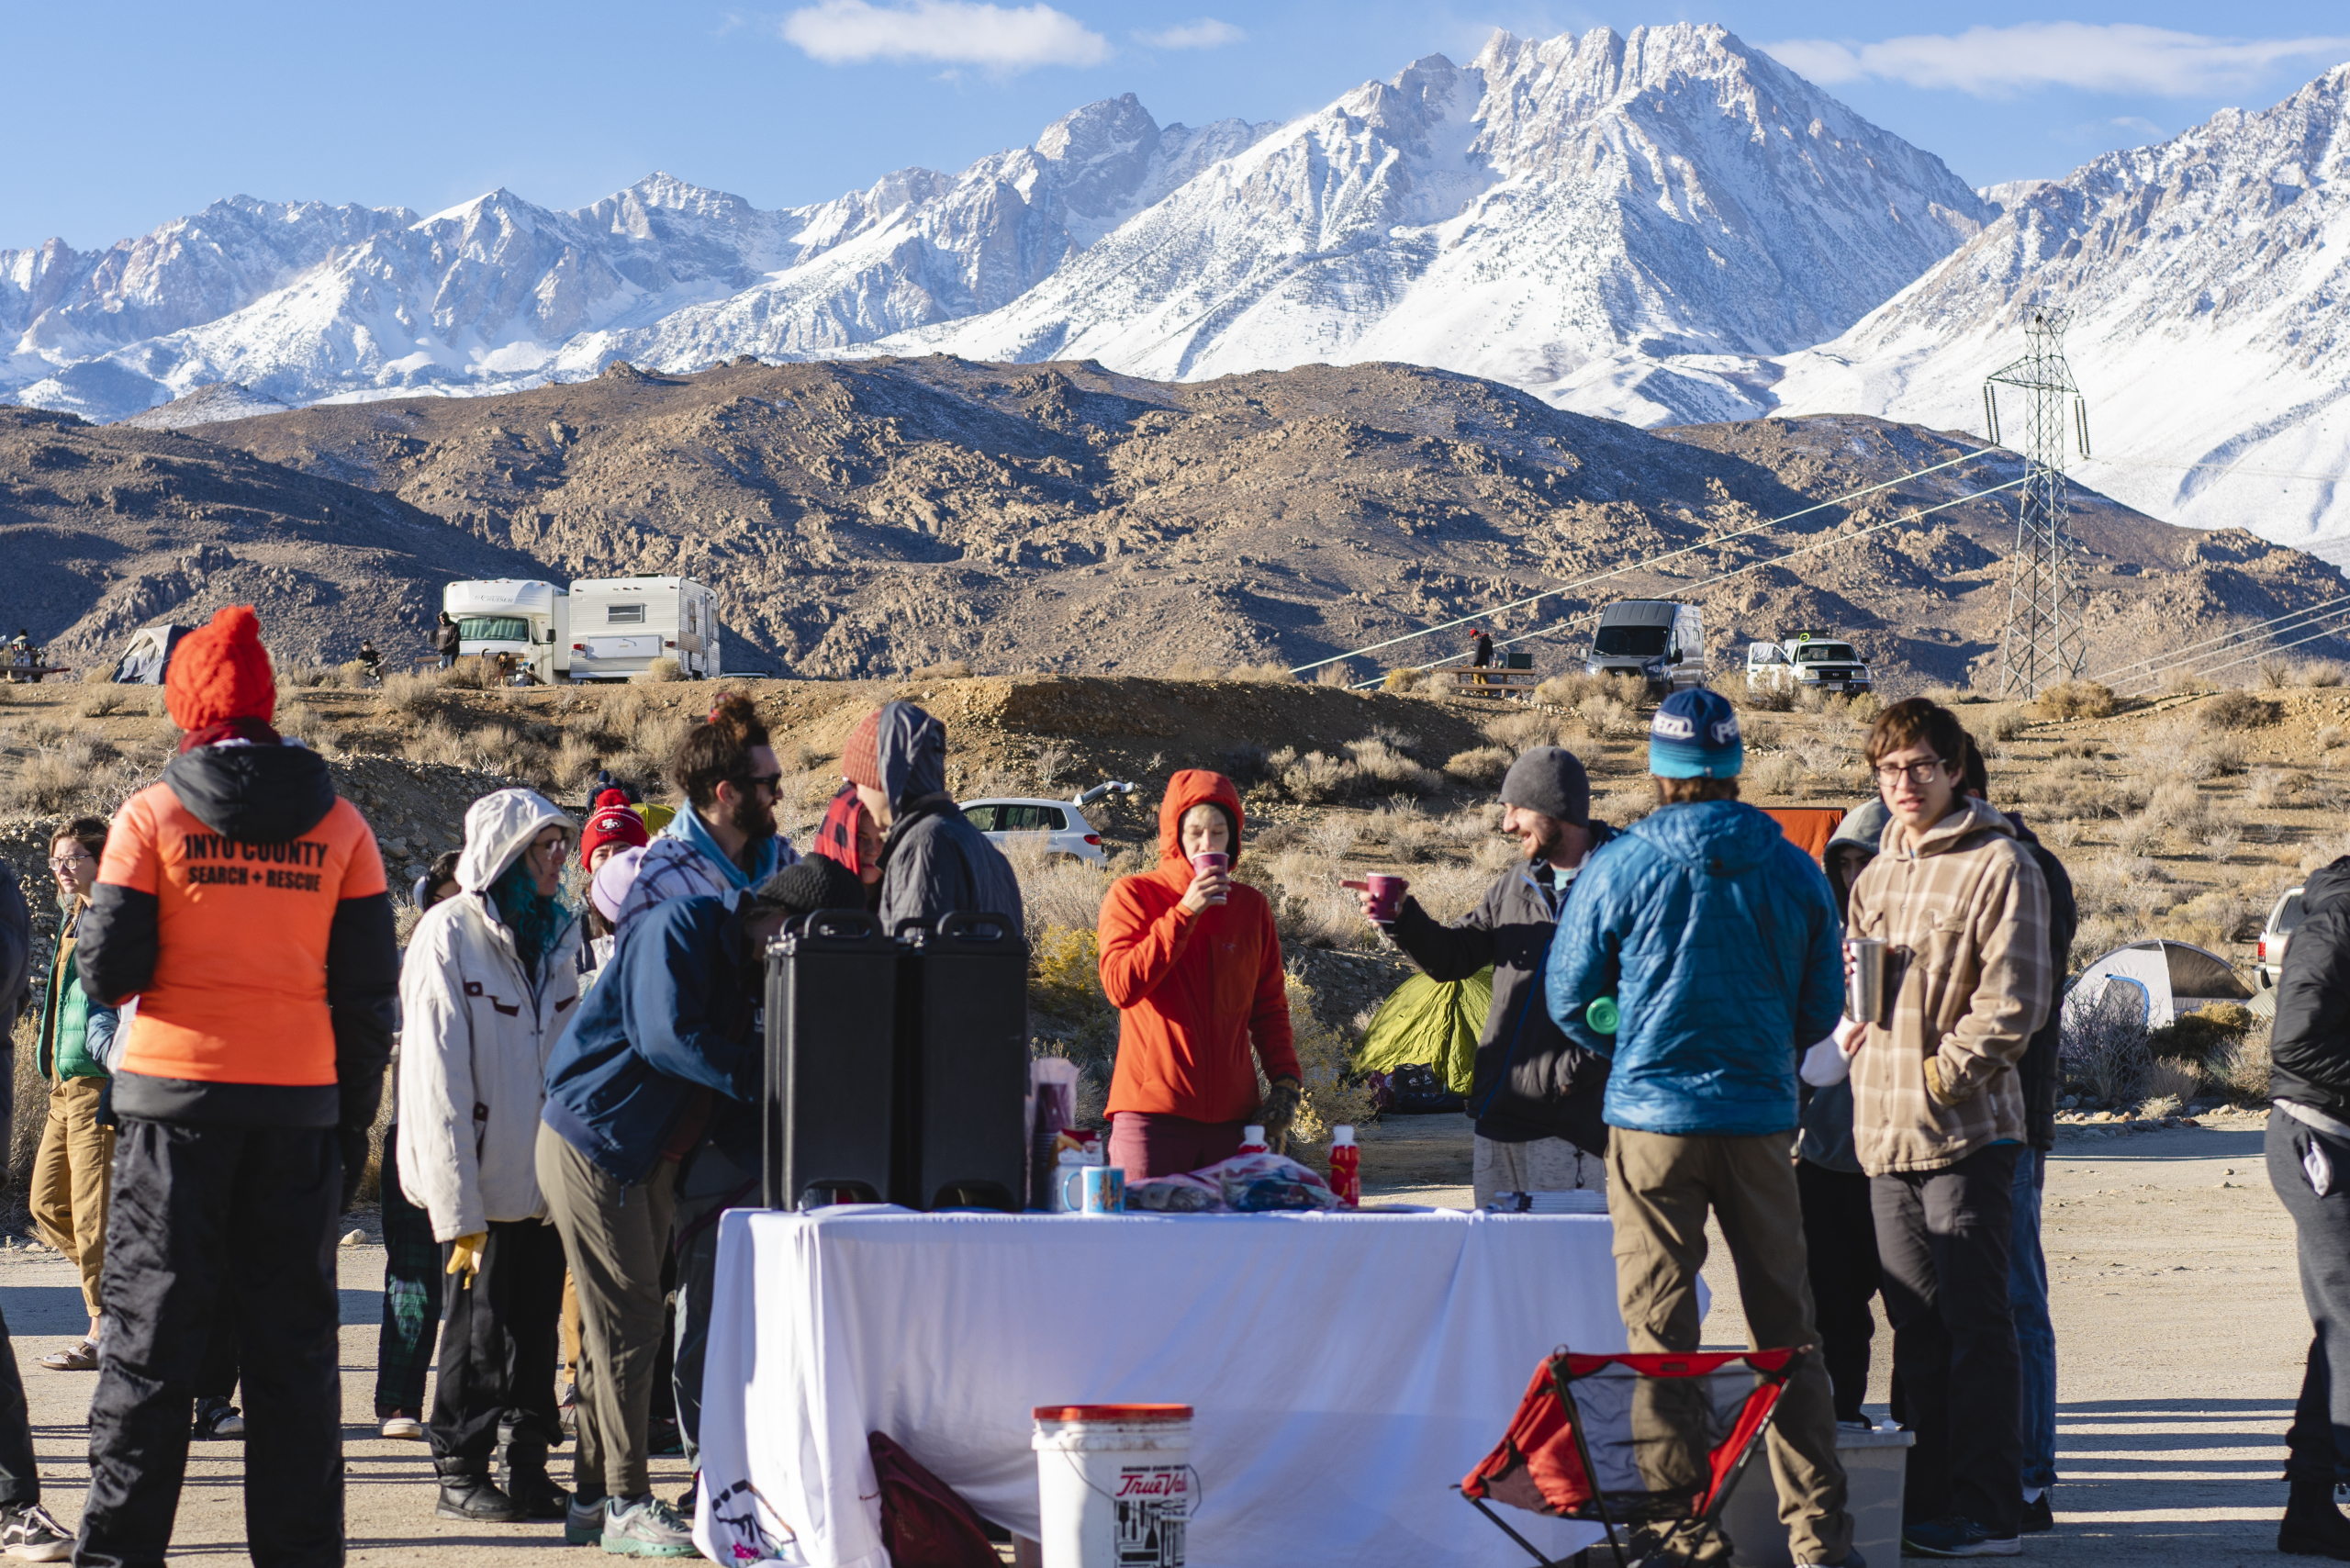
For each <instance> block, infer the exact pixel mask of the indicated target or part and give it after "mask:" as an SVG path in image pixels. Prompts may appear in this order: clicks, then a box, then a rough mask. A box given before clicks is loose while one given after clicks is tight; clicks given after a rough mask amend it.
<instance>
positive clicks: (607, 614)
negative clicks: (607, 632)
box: [604, 603, 644, 626]
mask: <svg viewBox="0 0 2350 1568" xmlns="http://www.w3.org/2000/svg"><path fill="white" fill-rule="evenodd" d="M604 624H605V625H607V626H642V625H643V624H644V606H643V604H641V603H640V604H608V605H606V606H604Z"/></svg>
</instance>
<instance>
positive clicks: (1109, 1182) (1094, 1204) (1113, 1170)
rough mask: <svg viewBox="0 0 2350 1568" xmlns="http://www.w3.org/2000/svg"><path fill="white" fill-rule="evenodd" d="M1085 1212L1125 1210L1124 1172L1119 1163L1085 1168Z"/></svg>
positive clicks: (1110, 1212) (1093, 1213)
mask: <svg viewBox="0 0 2350 1568" xmlns="http://www.w3.org/2000/svg"><path fill="white" fill-rule="evenodd" d="M1085 1212H1086V1213H1087V1214H1090V1215H1115V1214H1124V1213H1125V1212H1126V1172H1125V1167H1124V1166H1119V1165H1089V1166H1087V1167H1086V1168H1085Z"/></svg>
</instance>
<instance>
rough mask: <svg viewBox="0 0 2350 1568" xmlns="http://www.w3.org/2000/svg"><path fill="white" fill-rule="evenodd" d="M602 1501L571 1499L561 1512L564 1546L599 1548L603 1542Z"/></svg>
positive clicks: (598, 1499)
mask: <svg viewBox="0 0 2350 1568" xmlns="http://www.w3.org/2000/svg"><path fill="white" fill-rule="evenodd" d="M604 1511H605V1510H604V1500H603V1499H602V1498H601V1497H588V1498H584V1499H583V1498H580V1497H576V1496H575V1497H573V1498H572V1499H571V1501H570V1502H569V1503H568V1504H566V1505H565V1506H564V1510H563V1543H564V1545H565V1546H600V1545H602V1544H603V1540H604Z"/></svg>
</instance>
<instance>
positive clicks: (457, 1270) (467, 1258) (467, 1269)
mask: <svg viewBox="0 0 2350 1568" xmlns="http://www.w3.org/2000/svg"><path fill="white" fill-rule="evenodd" d="M488 1245H489V1232H487V1231H486V1230H476V1231H475V1232H474V1233H473V1234H472V1235H471V1236H460V1237H459V1238H457V1239H456V1240H454V1241H453V1242H451V1243H449V1266H448V1267H447V1268H446V1269H444V1270H442V1273H446V1274H463V1275H464V1276H465V1289H467V1290H471V1289H473V1288H474V1276H475V1275H476V1274H478V1273H480V1272H481V1252H482V1249H483V1248H485V1247H487V1246H488Z"/></svg>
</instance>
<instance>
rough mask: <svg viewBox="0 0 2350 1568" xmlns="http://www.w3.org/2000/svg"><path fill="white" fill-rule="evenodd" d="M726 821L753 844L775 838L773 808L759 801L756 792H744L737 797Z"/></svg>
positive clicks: (765, 802)
mask: <svg viewBox="0 0 2350 1568" xmlns="http://www.w3.org/2000/svg"><path fill="white" fill-rule="evenodd" d="M726 820H727V822H728V823H730V824H732V826H733V829H734V831H735V832H737V833H739V834H743V835H744V837H745V838H747V839H748V840H750V842H752V843H753V844H756V843H758V842H759V841H760V840H762V839H767V838H773V837H774V836H775V807H774V806H772V805H770V804H769V803H767V801H762V800H760V799H759V797H758V792H757V791H756V790H745V791H744V792H743V793H742V794H741V795H739V796H737V797H736V798H735V801H734V806H733V810H732V811H731V812H728V813H727V818H726Z"/></svg>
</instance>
